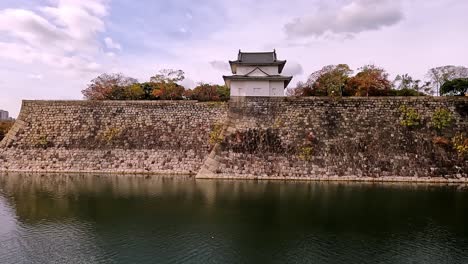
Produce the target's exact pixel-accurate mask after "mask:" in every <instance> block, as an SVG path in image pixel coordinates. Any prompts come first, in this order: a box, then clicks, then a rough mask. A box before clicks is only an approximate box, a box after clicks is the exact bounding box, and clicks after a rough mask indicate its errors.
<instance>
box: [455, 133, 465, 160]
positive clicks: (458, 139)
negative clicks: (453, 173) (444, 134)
mask: <svg viewBox="0 0 468 264" xmlns="http://www.w3.org/2000/svg"><path fill="white" fill-rule="evenodd" d="M452 144H453V148H454V149H455V151H456V152H457V153H458V156H461V157H463V156H466V155H468V138H467V137H466V135H465V134H463V133H458V134H457V135H455V136H454V137H453V138H452Z"/></svg>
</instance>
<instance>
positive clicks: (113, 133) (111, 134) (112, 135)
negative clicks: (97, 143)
mask: <svg viewBox="0 0 468 264" xmlns="http://www.w3.org/2000/svg"><path fill="white" fill-rule="evenodd" d="M120 133H122V130H121V129H120V128H117V127H110V128H108V129H107V130H105V131H104V133H102V135H101V139H102V140H103V141H105V142H107V143H109V142H112V141H113V140H114V139H116V138H117V137H118V136H119V135H120Z"/></svg>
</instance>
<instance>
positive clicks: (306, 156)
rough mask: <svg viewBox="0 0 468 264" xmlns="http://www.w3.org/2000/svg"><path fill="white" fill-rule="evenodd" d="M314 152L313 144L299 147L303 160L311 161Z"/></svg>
mask: <svg viewBox="0 0 468 264" xmlns="http://www.w3.org/2000/svg"><path fill="white" fill-rule="evenodd" d="M313 154H314V149H313V148H312V147H311V146H303V147H301V148H300V149H299V155H298V156H299V158H300V159H301V160H306V161H309V160H310V159H312V155H313Z"/></svg>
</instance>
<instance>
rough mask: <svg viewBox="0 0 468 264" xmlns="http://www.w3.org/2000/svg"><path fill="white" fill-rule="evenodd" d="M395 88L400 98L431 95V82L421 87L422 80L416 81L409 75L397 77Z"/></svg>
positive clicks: (394, 83) (394, 82)
mask: <svg viewBox="0 0 468 264" xmlns="http://www.w3.org/2000/svg"><path fill="white" fill-rule="evenodd" d="M393 86H394V88H395V89H397V91H395V94H396V95H398V96H418V95H423V94H425V93H429V92H430V90H431V87H430V82H425V83H424V84H422V85H421V80H414V79H413V77H411V76H410V75H409V74H407V73H405V74H403V75H397V76H396V78H395V80H394V81H393Z"/></svg>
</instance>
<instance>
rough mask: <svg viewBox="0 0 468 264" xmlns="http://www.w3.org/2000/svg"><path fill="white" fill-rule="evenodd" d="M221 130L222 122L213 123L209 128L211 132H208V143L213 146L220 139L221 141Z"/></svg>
mask: <svg viewBox="0 0 468 264" xmlns="http://www.w3.org/2000/svg"><path fill="white" fill-rule="evenodd" d="M222 132H223V124H221V123H216V124H214V125H213V127H212V128H211V132H210V145H212V146H214V145H216V144H217V143H220V142H221V141H223V137H222Z"/></svg>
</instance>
